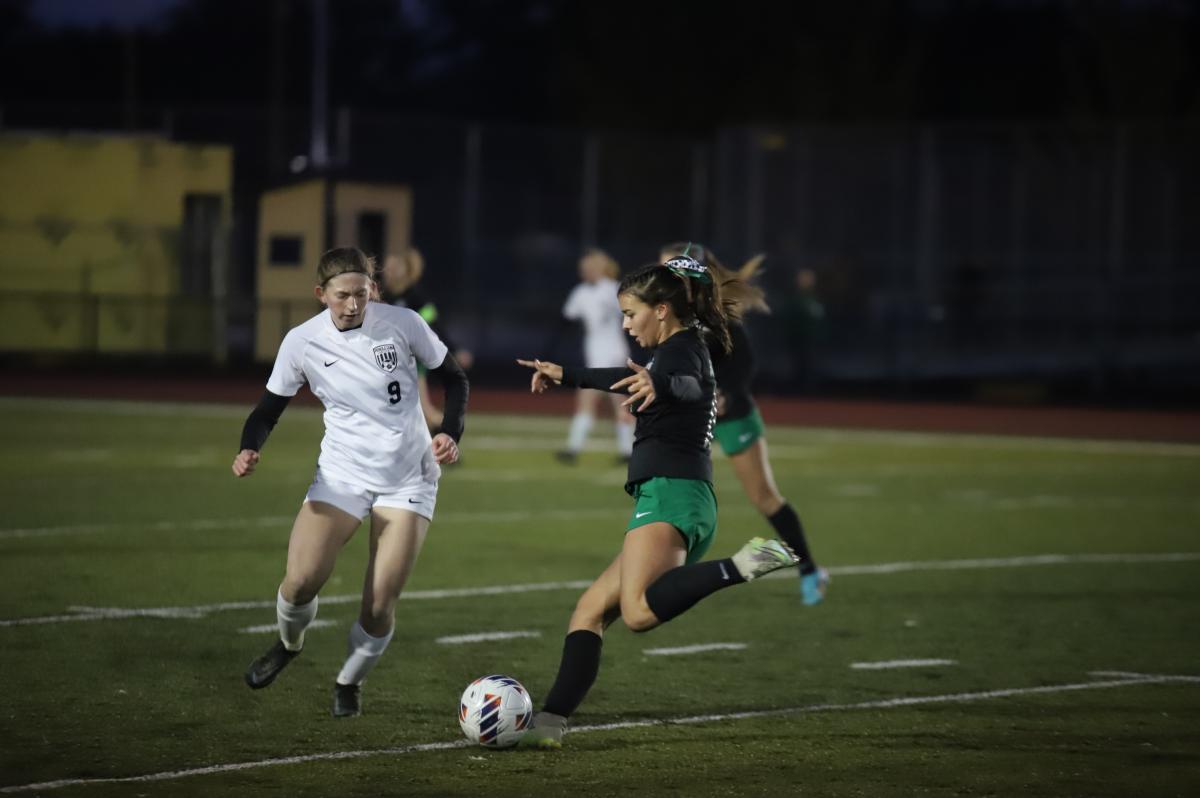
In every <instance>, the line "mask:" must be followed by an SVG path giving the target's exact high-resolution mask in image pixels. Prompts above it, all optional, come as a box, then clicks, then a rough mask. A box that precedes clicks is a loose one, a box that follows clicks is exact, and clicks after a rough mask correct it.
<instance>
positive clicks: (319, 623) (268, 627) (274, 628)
mask: <svg viewBox="0 0 1200 798" xmlns="http://www.w3.org/2000/svg"><path fill="white" fill-rule="evenodd" d="M339 625H340V624H339V623H338V622H337V621H326V620H322V619H321V618H317V619H316V620H315V621H313V622H312V623H310V624H309V625H308V626H306V627H305V628H304V631H306V632H307V631H309V630H311V629H324V628H325V627H328V626H339ZM278 631H279V624H274V623H264V624H260V625H258V626H243V627H242V628H241V629H238V632H239V633H241V634H244V635H262V634H266V633H267V632H278Z"/></svg>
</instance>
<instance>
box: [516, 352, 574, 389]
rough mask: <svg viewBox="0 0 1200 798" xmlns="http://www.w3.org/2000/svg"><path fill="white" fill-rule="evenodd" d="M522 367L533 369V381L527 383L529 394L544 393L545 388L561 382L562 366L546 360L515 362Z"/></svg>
mask: <svg viewBox="0 0 1200 798" xmlns="http://www.w3.org/2000/svg"><path fill="white" fill-rule="evenodd" d="M517 363H519V364H520V365H522V366H527V367H528V368H531V369H533V380H532V381H531V382H530V383H529V390H530V392H531V393H545V392H546V389H547V388H550V387H551V386H554V385H557V384H559V383H560V382H562V378H563V370H562V366H560V365H558V364H557V363H551V362H550V361H548V360H520V359H518V360H517Z"/></svg>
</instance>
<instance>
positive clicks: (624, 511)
mask: <svg viewBox="0 0 1200 798" xmlns="http://www.w3.org/2000/svg"><path fill="white" fill-rule="evenodd" d="M733 512H734V514H737V515H747V514H750V513H757V511H756V510H754V508H752V507H740V508H733ZM628 516H629V508H628V507H625V506H616V505H614V506H611V507H590V508H589V507H585V508H576V509H571V510H566V509H561V510H553V509H547V510H467V511H462V512H445V513H438V514H437V515H436V516H434V521H433V522H434V523H435V524H438V525H444V524H475V523H480V522H489V523H497V524H499V523H505V522H520V521H529V520H532V519H534V518H538V519H546V520H550V521H583V520H588V519H606V518H619V519H625V518H627V517H628ZM294 518H295V516H290V515H267V516H260V517H255V518H193V519H191V520H189V521H152V522H146V523H137V522H133V523H128V524H70V525H66V526H46V527H26V528H11V529H0V540H4V539H10V538H37V537H55V536H58V535H90V534H96V533H99V532H114V531H125V532H128V531H131V530H139V531H147V532H195V531H204V530H211V529H237V528H239V527H248V526H253V527H280V528H281V529H280V532H281V533H283V532H286V531H287V530H288V529H290V528H291V525H292V521H293V520H294Z"/></svg>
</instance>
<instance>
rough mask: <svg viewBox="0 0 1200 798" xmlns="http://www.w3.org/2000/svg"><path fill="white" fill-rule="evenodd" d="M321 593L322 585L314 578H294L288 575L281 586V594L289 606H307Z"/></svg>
mask: <svg viewBox="0 0 1200 798" xmlns="http://www.w3.org/2000/svg"><path fill="white" fill-rule="evenodd" d="M320 591H321V583H320V581H319V580H318V579H316V578H315V577H312V576H308V577H305V576H293V575H292V574H288V575H287V576H285V577H284V579H283V584H281V585H280V586H279V592H280V593H282V594H283V598H284V599H285V600H286V601H287V602H288V603H289V604H295V605H297V606H299V605H301V604H307V603H309V602H310V601H312V600H313V599H315V598H316V597H317V593H319V592H320Z"/></svg>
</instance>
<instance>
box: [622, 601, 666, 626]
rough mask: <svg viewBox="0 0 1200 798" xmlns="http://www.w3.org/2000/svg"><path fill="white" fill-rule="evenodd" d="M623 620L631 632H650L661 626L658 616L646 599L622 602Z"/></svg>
mask: <svg viewBox="0 0 1200 798" xmlns="http://www.w3.org/2000/svg"><path fill="white" fill-rule="evenodd" d="M621 619H622V620H624V621H625V626H627V627H628V628H629V631H631V632H649V631H650V630H651V629H653V628H654V627H656V626H658V625H659V620H658V616H656V615H655V614H654V613H653V612H652V611H651V609H650V606H649V605H648V604H646V599H645V598H641V599H640V600H638V601H627V602H625V601H623V602H621Z"/></svg>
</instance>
